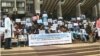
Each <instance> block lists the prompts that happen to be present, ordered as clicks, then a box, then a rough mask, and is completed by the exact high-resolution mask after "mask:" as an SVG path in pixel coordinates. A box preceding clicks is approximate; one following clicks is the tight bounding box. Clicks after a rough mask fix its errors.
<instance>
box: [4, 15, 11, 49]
mask: <svg viewBox="0 0 100 56" xmlns="http://www.w3.org/2000/svg"><path fill="white" fill-rule="evenodd" d="M5 28H6V30H5V36H4V38H5V47H4V48H5V49H11V37H12V21H11V18H10V17H9V16H6V17H5Z"/></svg>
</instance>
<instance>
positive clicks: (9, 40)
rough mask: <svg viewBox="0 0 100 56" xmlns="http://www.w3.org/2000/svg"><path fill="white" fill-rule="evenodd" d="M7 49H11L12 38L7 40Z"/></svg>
mask: <svg viewBox="0 0 100 56" xmlns="http://www.w3.org/2000/svg"><path fill="white" fill-rule="evenodd" d="M4 48H5V49H9V48H11V38H6V39H5V47H4Z"/></svg>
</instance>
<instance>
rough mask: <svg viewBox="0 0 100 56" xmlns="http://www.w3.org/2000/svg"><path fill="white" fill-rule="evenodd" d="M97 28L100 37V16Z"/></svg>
mask: <svg viewBox="0 0 100 56" xmlns="http://www.w3.org/2000/svg"><path fill="white" fill-rule="evenodd" d="M96 28H97V32H98V37H99V39H100V18H98V20H97V21H96Z"/></svg>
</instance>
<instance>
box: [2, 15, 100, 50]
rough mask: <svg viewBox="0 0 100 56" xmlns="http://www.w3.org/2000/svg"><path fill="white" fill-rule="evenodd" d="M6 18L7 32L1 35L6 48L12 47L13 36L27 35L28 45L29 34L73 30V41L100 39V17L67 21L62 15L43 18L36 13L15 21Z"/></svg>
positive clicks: (26, 42) (17, 37)
mask: <svg viewBox="0 0 100 56" xmlns="http://www.w3.org/2000/svg"><path fill="white" fill-rule="evenodd" d="M4 19H5V20H4V22H2V25H3V23H4V28H5V32H4V35H1V36H0V37H2V38H1V39H2V42H4V40H5V49H7V48H8V49H9V48H10V47H11V45H10V44H11V39H12V38H14V39H19V38H21V37H22V36H24V37H26V41H25V45H28V34H49V33H64V32H71V33H72V40H73V41H74V40H76V39H80V40H82V41H83V42H88V41H89V42H94V41H96V40H99V39H100V17H98V18H97V20H96V21H91V20H89V19H81V18H80V17H77V18H72V19H71V20H70V21H67V19H66V20H65V19H63V18H62V17H59V18H58V19H52V18H48V16H47V14H44V15H43V16H42V17H41V18H40V17H39V15H38V16H37V15H35V16H33V17H25V18H23V19H16V20H15V21H12V20H11V18H10V17H8V16H4ZM3 36H4V38H3ZM41 37H42V36H41ZM18 45H19V44H18Z"/></svg>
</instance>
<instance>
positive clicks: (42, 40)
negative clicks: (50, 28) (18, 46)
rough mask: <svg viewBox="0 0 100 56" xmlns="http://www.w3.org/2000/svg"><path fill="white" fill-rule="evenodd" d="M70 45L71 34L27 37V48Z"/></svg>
mask: <svg viewBox="0 0 100 56" xmlns="http://www.w3.org/2000/svg"><path fill="white" fill-rule="evenodd" d="M64 43H72V39H71V33H50V34H31V35H29V46H41V45H50V44H64Z"/></svg>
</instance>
